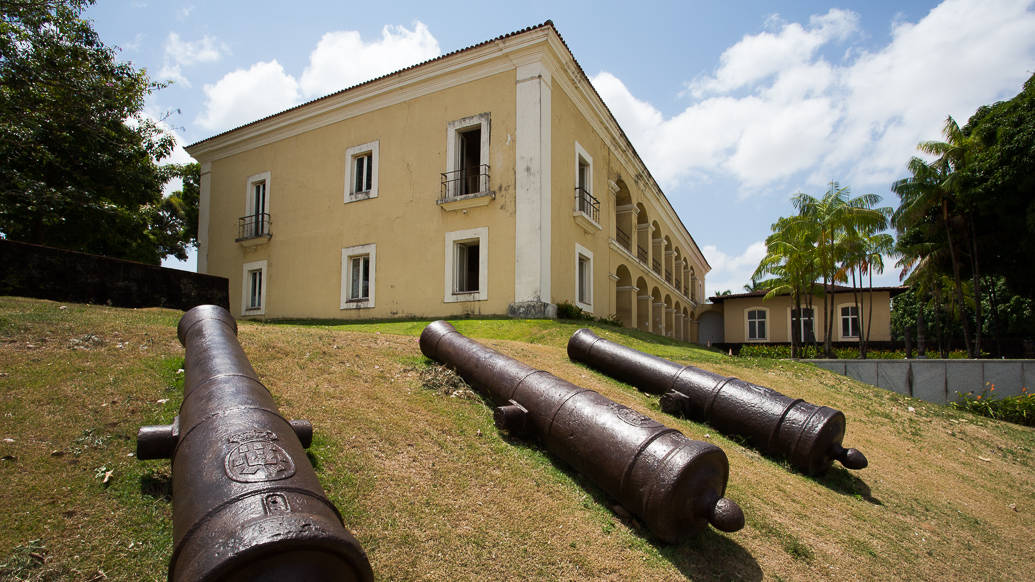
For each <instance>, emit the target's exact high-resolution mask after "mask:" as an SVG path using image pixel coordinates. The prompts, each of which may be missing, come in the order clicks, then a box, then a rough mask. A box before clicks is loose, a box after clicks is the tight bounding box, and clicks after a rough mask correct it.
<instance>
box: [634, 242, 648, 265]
mask: <svg viewBox="0 0 1035 582" xmlns="http://www.w3.org/2000/svg"><path fill="white" fill-rule="evenodd" d="M636 256H637V257H638V258H639V259H640V260H641V261H643V262H644V263H646V262H647V248H646V247H642V246H640V245H636Z"/></svg>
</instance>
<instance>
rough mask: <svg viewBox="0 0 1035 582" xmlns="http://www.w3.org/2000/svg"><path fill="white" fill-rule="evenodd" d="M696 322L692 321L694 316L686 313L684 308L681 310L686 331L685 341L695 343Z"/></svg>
mask: <svg viewBox="0 0 1035 582" xmlns="http://www.w3.org/2000/svg"><path fill="white" fill-rule="evenodd" d="M696 323H697V322H696V321H694V314H693V313H689V312H687V310H686V308H684V309H683V326H684V327H685V329H686V332H685V335H686V341H688V342H691V343H694V342H696V341H697V330H696V329H695V328H696V327H697V326H696Z"/></svg>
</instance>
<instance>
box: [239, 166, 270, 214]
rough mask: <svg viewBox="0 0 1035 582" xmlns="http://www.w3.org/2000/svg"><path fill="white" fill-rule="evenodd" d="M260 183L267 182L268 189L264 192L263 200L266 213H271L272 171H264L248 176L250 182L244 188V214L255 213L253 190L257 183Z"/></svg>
mask: <svg viewBox="0 0 1035 582" xmlns="http://www.w3.org/2000/svg"><path fill="white" fill-rule="evenodd" d="M259 183H265V184H266V191H265V193H264V194H263V200H262V201H263V208H264V210H265V212H266V214H269V213H270V173H269V172H262V173H261V174H255V175H253V176H248V183H247V185H246V186H245V188H244V214H245V215H246V216H251V215H253V214H255V196H254V195H253V191H254V187H255V185H256V184H259Z"/></svg>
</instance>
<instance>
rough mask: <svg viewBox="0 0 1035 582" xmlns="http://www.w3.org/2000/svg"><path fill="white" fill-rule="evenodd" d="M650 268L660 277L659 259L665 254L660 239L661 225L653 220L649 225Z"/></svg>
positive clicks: (662, 242) (662, 241) (663, 245)
mask: <svg viewBox="0 0 1035 582" xmlns="http://www.w3.org/2000/svg"><path fill="white" fill-rule="evenodd" d="M650 242H651V245H650V255H651V256H650V268H651V269H652V270H653V271H654V272H655V273H656V274H657V275H658V276H659V277H661V276H662V275H661V258H662V254H663V253H664V252H665V242H664V239H662V237H661V225H660V224H658V221H657V220H655V221H654V222H652V223H651V241H650Z"/></svg>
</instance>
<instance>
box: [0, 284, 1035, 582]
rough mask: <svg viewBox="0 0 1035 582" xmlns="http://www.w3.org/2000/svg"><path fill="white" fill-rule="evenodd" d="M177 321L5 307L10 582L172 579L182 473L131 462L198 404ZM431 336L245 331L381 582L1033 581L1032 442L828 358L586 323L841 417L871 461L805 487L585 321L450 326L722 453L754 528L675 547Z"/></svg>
mask: <svg viewBox="0 0 1035 582" xmlns="http://www.w3.org/2000/svg"><path fill="white" fill-rule="evenodd" d="M181 315H182V314H181V313H180V312H177V311H171V310H164V309H138V310H131V309H116V308H110V307H103V306H87V305H77V304H61V303H54V302H49V301H37V300H30V299H22V298H13V297H0V482H2V483H3V485H2V486H0V516H2V517H0V580H126V581H138V580H164V579H165V576H166V568H167V565H168V559H169V556H170V554H171V552H172V521H171V520H172V505H171V501H170V499H169V491H170V483H169V480H170V477H169V476H170V469H169V463H168V461H147V462H141V461H138V460H137V459H135V458H134V457H133V456H132V453H133V451H134V450H135V444H136V443H135V437H136V431H137V428H139V427H140V426H141V425H145V424H158V423H168V422H170V421H171V420H172V418H173V416H174V415H175V414H176V410H177V409H178V407H179V402H180V398H181V396H182V385H181V380H180V378H182V376H181V375H180V374H178V370H179V369H180V368H181V367H182V361H183V349H182V347H181V346H180V345H179V342H178V341H177V340H176V323H177V321H178V320H179V318H180V316H181ZM424 323H425V322H384V323H350V324H341V323H338V324H332V323H330V322H322V323H319V322H293V323H278V324H268V323H267V324H262V323H249V322H242V323H241V324H240V332H239V337H240V340H241V344H242V345H243V347H244V350H245V352H246V353H247V354H248V356H249V359H250V360H251V362H252V365H253V366H254V367H255V369H256V371H257V372H258V373H259V376H260V377H261V378H262V379H263V381H264V382H265V384H266V385H267V386H268V387H269V388H270V390H271V391H272V392H273V394H274V396H275V397H276V399H277V401H278V404H279V406H280V409H281V412H282V413H283V414H284V416H286V417H288V418H300V419H307V420H310V421H312V423H313V424H314V426H315V429H316V437H315V439H314V443H313V447H312V449H311V453H312V457H313V459H314V460H315V464H316V470H317V474H318V475H319V477H320V479H321V481H322V483H323V485H324V488H325V490H326V491H327V493H328V495H329V497H330V498H331V500H332V501H333V502H334V503H335V504H336V505H337V507H338V508H339V510H340V511H341V513H342V515H343V517H344V520H345V525H346V527H347V528H348V529H349V530H350V531H352V532H353V534H355V535H356V537H357V538H358V539H359V540H360V542H361V543H362V544H363V546H364V548H365V549H366V551H367V554H368V556H369V558H370V561H371V564H372V566H373V569H374V572H375V575H376V576H377V578H378V579H380V580H507V579H513V580H587V579H588V580H600V579H604V580H682V579H687V578H689V579H701V580H713V579H722V580H727V579H736V580H761V579H768V580H811V579H839V580H840V579H860V580H889V579H924V580H986V579H1001V580H1021V579H1031V576H1032V574H1031V567H1030V563H1031V559H1030V556H1029V554H1030V550H1029V548H1028V547H1027V542H1028V541H1029V540H1030V538H1031V532H1032V531H1035V517H1033V508H1035V470H1033V463H1035V429H1032V428H1026V427H1021V426H1016V425H1012V424H1007V423H1003V422H999V421H994V420H991V419H987V418H983V417H978V416H973V415H970V414H967V413H964V412H959V411H954V410H952V409H949V408H947V407H942V406H937V405H933V404H928V403H925V402H921V401H918V400H912V399H910V398H906V397H903V396H900V395H897V394H894V393H891V392H886V391H884V390H880V389H877V388H872V387H869V386H866V385H864V384H860V383H858V382H855V381H853V380H850V379H848V378H845V377H841V376H837V375H834V374H832V373H829V372H826V371H823V370H819V369H817V368H815V367H813V366H811V365H808V364H798V363H794V362H784V361H772V360H761V359H757V360H756V359H737V358H730V357H727V356H725V355H722V354H718V353H715V352H711V351H707V350H703V349H698V348H693V347H689V346H686V345H685V344H682V345H681V344H678V343H676V342H673V341H670V340H664V339H661V338H656V337H654V336H651V335H649V334H642V333H639V332H631V331H627V330H619V329H617V328H613V327H609V326H590V327H593V328H594V331H595V332H596V333H597V334H598V335H600V336H602V337H606V338H608V339H611V340H613V341H617V342H620V343H623V344H626V345H629V346H631V347H634V348H637V349H641V350H644V351H647V352H650V353H654V354H657V355H660V356H662V357H666V358H670V359H674V360H678V361H681V362H685V363H691V364H694V365H699V366H701V367H702V368H706V369H708V370H712V371H715V372H718V373H721V374H724V375H732V376H737V377H740V378H743V379H745V380H748V381H751V382H755V383H757V384H762V385H765V386H769V387H772V388H774V389H776V390H779V391H780V392H783V393H784V394H787V395H789V396H792V397H796V398H804V399H806V400H808V401H810V402H813V403H816V404H825V405H827V406H831V407H834V408H837V409H840V410H842V411H844V413H845V414H846V416H847V417H848V434H847V436H846V438H845V445H846V446H852V447H856V448H858V449H860V450H862V451H863V452H864V453H865V454H866V456H867V457H868V458H869V461H870V466H869V467H868V468H866V469H864V470H862V471H853V472H849V471H846V470H844V469H841V468H840V466H838V465H835V467H834V468H833V469H832V470H831V471H830V472H829V473H828V474H827V475H826V476H824V477H822V478H809V477H806V476H804V475H802V474H799V473H796V472H794V471H793V470H791V469H790V468H789V467H788V465H787V464H786V463H784V462H781V461H780V460H778V459H769V458H766V457H763V456H761V455H759V454H758V453H757V452H756V451H755V450H753V449H751V448H747V447H745V446H743V445H742V444H740V443H739V442H738V440H736V439H735V438H727V437H725V436H722V435H719V434H717V433H716V432H715V431H714V430H713V429H711V428H710V427H708V426H706V425H702V424H696V423H692V422H687V421H684V420H680V419H677V418H673V417H670V416H668V415H665V414H664V413H662V412H661V411H660V409H659V407H658V401H657V397H652V396H649V395H644V394H641V393H640V392H638V391H636V390H635V389H633V388H631V387H629V386H626V385H624V384H621V383H618V382H616V381H613V380H611V379H609V378H607V377H604V376H602V375H600V374H598V373H595V372H593V371H591V370H589V369H588V368H585V367H583V366H580V365H577V364H573V363H571V362H570V361H568V358H567V355H566V353H565V350H564V346H565V345H566V343H567V339H568V337H569V336H570V335H571V333H572V332H573V331H574V330H575V329H577V328H578V327H580V326H581V324H576V323H573V322H555V321H548V320H525V321H515V320H508V319H483V320H475V319H461V320H457V321H454V324H455V325H456V327H457V329H458V330H459V331H460V332H461V333H464V334H466V335H468V336H470V337H474V338H478V339H480V341H483V342H485V343H486V344H488V345H489V346H491V347H493V348H495V349H497V350H499V351H501V352H503V353H505V354H507V355H509V356H511V357H514V358H517V359H519V360H522V361H525V362H527V363H529V364H530V365H533V366H535V367H538V368H542V369H545V370H548V371H550V372H551V373H553V374H555V375H557V376H560V377H562V378H565V379H567V380H569V381H572V382H574V383H576V384H579V385H582V386H585V387H587V388H591V389H593V390H596V391H598V392H600V393H602V394H604V395H605V396H607V397H609V398H611V399H613V400H615V401H617V402H619V403H621V404H624V405H626V406H629V407H631V408H634V409H636V410H638V411H640V412H643V413H644V414H647V415H649V416H651V417H653V418H655V419H657V420H660V421H661V422H663V423H665V424H667V425H669V426H672V427H675V428H677V429H679V430H680V431H682V432H683V433H685V434H686V435H687V436H689V437H690V438H694V439H700V440H709V441H711V442H714V443H715V444H717V445H719V446H720V447H722V449H723V450H724V451H725V452H726V454H727V456H728V457H729V461H730V482H729V488H728V490H727V493H726V496H727V497H729V498H731V499H733V500H735V501H736V502H737V503H738V504H740V505H741V507H742V508H743V509H744V513H745V516H746V518H747V525H746V526H745V528H744V529H743V530H741V531H739V532H735V533H732V534H725V533H721V532H717V531H714V530H711V531H706V532H704V533H702V534H700V535H698V536H696V537H692V538H690V539H687V540H685V541H683V542H682V543H680V544H678V545H664V544H660V543H658V542H656V541H654V540H653V539H652V538H651V537H650V535H649V534H648V533H647V532H646V531H645V530H644V529H642V528H641V526H640V524H638V523H637V522H636V521H635V520H634V519H632V518H629V517H626V516H625V515H626V514H625V513H624V512H623V511H620V510H619V511H615V509H614V508H613V506H612V502H611V501H610V500H608V499H607V498H606V496H605V495H604V494H603V493H602V492H601V491H600V490H599V489H597V488H596V487H595V486H593V485H592V484H591V483H588V482H587V481H586V480H585V479H583V478H582V477H581V476H580V475H578V474H576V473H574V472H572V471H570V470H568V469H567V468H566V467H565V466H564V465H563V464H561V463H560V462H559V461H558V460H556V459H555V458H553V457H551V456H550V455H549V454H547V453H545V452H544V451H543V450H542V449H540V448H538V447H536V446H535V444H534V443H525V442H521V441H516V440H512V439H509V438H505V437H503V436H501V435H500V434H499V433H498V432H497V431H496V430H495V428H494V427H493V424H492V413H491V411H490V409H489V408H488V407H487V406H486V404H485V403H484V402H483V401H482V400H481V399H480V398H477V397H474V396H473V395H469V394H466V393H465V392H463V391H460V392H453V393H452V395H450V394H447V392H451V391H450V390H435V389H432V388H430V387H428V386H440V385H441V384H442V382H441V377H442V375H441V374H436V373H434V372H435V370H436V368H435V366H434V365H433V364H431V363H429V362H428V361H426V360H425V359H424V358H423V356H421V354H420V351H419V349H418V347H417V335H418V334H419V333H420V330H421V329H423V326H424Z"/></svg>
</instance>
